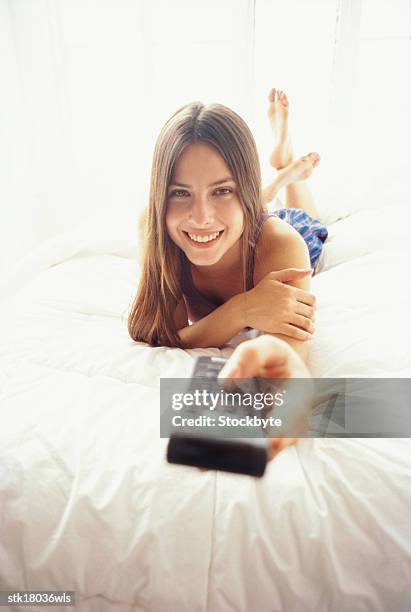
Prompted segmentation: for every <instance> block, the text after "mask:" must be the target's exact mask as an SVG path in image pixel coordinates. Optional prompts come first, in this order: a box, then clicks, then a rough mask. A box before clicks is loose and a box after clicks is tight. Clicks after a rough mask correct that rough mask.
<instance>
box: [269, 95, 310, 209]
mask: <svg viewBox="0 0 411 612" xmlns="http://www.w3.org/2000/svg"><path fill="white" fill-rule="evenodd" d="M268 100H269V102H270V104H269V105H268V111H267V114H268V118H269V120H270V125H271V129H272V132H273V135H274V139H275V143H274V149H273V151H272V153H271V156H270V164H271V165H272V166H273V167H274V168H276V169H277V170H278V171H279V172H281V171H286V173H285V174H284V175H280V177H279V176H278V175H277V177H276V179H275V180H274V182H273V183H272V184H271V185H270V186H269V187H267V188H266V189H264V197H265V198H268V197H270V196H271V193H273V192H275V195H276V194H277V192H278V191H279V189H281V187H285V190H286V201H285V207H286V208H301V209H302V210H305V211H306V212H307V213H308V214H309V215H310V216H311V217H314V218H318V210H317V208H316V206H315V203H314V199H313V197H312V195H311V192H310V189H309V188H308V185H307V184H306V183H305V182H303V180H304V179H305V178H308V176H310V175H311V173H312V171H313V169H314V168H315V167H316V166H317V165H318V163H319V161H320V156H319V155H318V154H317V153H310V154H308V155H305V156H304V157H302V158H300V159H299V160H297V162H294V159H293V148H292V144H291V138H290V136H289V133H288V106H289V103H288V100H287V96H286V95H285V93H284V92H283V91H277V90H275V89H271V91H270V93H269V96H268ZM295 163H296V164H297V166H295V167H293V164H295ZM291 179H292V180H291ZM273 186H274V187H273ZM268 201H271V200H268Z"/></svg>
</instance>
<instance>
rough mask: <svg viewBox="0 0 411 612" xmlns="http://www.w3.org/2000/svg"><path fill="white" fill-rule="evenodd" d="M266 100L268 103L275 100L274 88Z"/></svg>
mask: <svg viewBox="0 0 411 612" xmlns="http://www.w3.org/2000/svg"><path fill="white" fill-rule="evenodd" d="M268 99H269V101H270V102H274V100H275V89H274V87H273V88H272V89H271V90H270V93H269V94H268Z"/></svg>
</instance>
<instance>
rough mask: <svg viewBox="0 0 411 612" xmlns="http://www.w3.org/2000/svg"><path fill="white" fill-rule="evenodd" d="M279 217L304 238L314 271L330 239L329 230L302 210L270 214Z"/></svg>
mask: <svg viewBox="0 0 411 612" xmlns="http://www.w3.org/2000/svg"><path fill="white" fill-rule="evenodd" d="M273 215H275V216H277V217H280V219H283V220H284V221H287V223H289V224H290V225H292V226H293V227H294V228H295V229H296V230H297V232H298V233H299V234H300V235H301V236H302V237H303V238H304V240H305V242H306V243H307V246H308V250H309V253H310V261H311V267H312V269H313V270H314V274H315V268H316V266H317V264H318V260H319V258H320V255H321V251H322V248H323V244H324V242H325V241H326V240H327V237H328V230H327V228H326V227H325V225H322V224H321V223H320V222H319V221H317V220H316V219H313V218H312V217H310V215H309V214H308V213H306V212H305V211H304V210H301V208H280V209H278V210H275V211H273V212H270V216H273Z"/></svg>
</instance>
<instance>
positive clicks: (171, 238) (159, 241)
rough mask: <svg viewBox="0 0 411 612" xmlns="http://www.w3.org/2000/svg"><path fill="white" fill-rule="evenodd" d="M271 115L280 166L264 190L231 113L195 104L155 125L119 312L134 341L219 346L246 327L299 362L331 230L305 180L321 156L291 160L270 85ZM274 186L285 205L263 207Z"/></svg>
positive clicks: (281, 108)
mask: <svg viewBox="0 0 411 612" xmlns="http://www.w3.org/2000/svg"><path fill="white" fill-rule="evenodd" d="M268 117H269V120H270V124H271V128H272V132H273V135H274V140H275V142H274V149H273V152H272V155H271V157H270V163H271V165H272V166H273V167H274V168H276V169H277V171H278V172H277V175H276V178H275V180H274V182H273V183H272V184H271V185H269V186H268V187H267V188H266V189H264V190H262V189H261V172H260V164H259V159H258V154H257V148H256V145H255V142H254V139H253V136H252V134H251V132H250V130H249V128H248V126H247V124H246V123H245V122H244V121H243V119H241V117H240V116H239V115H237V114H236V113H235V112H234V111H232V110H231V109H229V108H227V107H226V106H223V105H220V104H211V105H209V106H204V105H203V104H202V103H201V102H193V103H190V104H187V105H186V106H184V107H182V108H180V109H179V110H178V111H177V112H176V113H175V114H174V115H172V117H171V118H170V119H169V120H168V121H167V123H166V124H165V125H164V127H163V128H162V130H161V132H160V134H159V137H158V139H157V142H156V146H155V150H154V158H153V166H152V174H151V185H150V198H149V205H148V208H147V209H146V211H145V212H144V215H143V217H142V220H141V222H140V231H141V240H142V243H143V250H142V270H141V278H140V285H139V288H138V292H137V295H136V298H135V300H134V302H133V305H132V308H131V311H130V315H129V319H128V330H129V334H130V336H131V337H132V338H133V339H134V340H136V341H143V342H148V343H149V344H151V345H153V346H155V345H163V346H171V347H180V348H196V347H222V346H223V345H224V344H226V343H227V342H228V340H230V339H231V338H232V337H233V336H235V335H236V334H237V333H238V332H239V331H240V330H242V329H243V328H253V329H257V330H260V331H263V332H266V333H269V334H274V335H275V336H276V337H278V338H280V339H283V340H284V341H285V342H287V343H288V344H289V345H290V346H291V347H292V348H293V349H294V350H295V351H297V353H298V354H299V355H300V356H301V357H302V359H303V360H304V361H306V360H307V342H306V341H307V340H310V338H311V337H312V334H313V333H314V325H313V321H314V307H315V298H314V296H313V295H312V294H311V293H310V291H309V290H310V277H311V273H312V271H314V272H315V268H316V265H317V263H318V259H319V257H320V254H321V249H322V246H323V242H324V241H325V240H326V238H327V235H328V232H327V229H326V228H325V227H324V226H322V225H321V224H320V223H319V222H318V221H317V220H315V217H316V216H317V211H316V209H315V206H314V202H313V200H312V197H311V195H310V192H309V190H308V187H307V186H306V185H305V184H304V183H303V181H304V179H306V178H307V177H308V176H310V175H311V173H312V171H313V169H314V167H315V166H316V165H317V164H318V163H319V155H318V154H316V153H310V154H308V155H306V156H304V157H302V158H300V159H298V160H297V161H293V152H292V145H291V141H290V138H289V134H288V100H287V97H286V95H285V94H284V93H283V92H281V91H280V92H277V91H276V90H275V89H272V90H271V91H270V94H269V106H268ZM282 187H285V188H286V196H287V199H286V207H285V208H280V209H279V210H275V211H273V212H271V213H269V212H267V209H266V204H267V203H268V202H270V201H271V200H273V199H274V198H275V197H276V194H277V192H278V190H279V189H281V188H282Z"/></svg>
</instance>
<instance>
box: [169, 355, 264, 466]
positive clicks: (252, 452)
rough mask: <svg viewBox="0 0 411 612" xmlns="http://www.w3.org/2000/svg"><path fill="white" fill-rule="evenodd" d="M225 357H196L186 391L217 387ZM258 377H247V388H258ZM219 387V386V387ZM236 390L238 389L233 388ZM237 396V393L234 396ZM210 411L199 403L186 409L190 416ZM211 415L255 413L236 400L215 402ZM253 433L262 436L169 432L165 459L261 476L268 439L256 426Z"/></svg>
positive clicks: (250, 390) (171, 461)
mask: <svg viewBox="0 0 411 612" xmlns="http://www.w3.org/2000/svg"><path fill="white" fill-rule="evenodd" d="M226 361H227V360H226V359H223V358H221V357H207V356H202V357H198V358H197V360H196V362H195V365H194V370H193V373H192V376H191V383H190V387H189V390H190V389H191V390H194V389H197V390H198V389H200V388H201V390H206V391H207V390H210V391H212V390H215V389H216V387H217V386H218V383H217V376H218V374H219V372H220V370H221V369H222V368H223V366H224V364H225V363H226ZM257 380H258V379H247V381H246V384H247V390H248V391H249V392H251V393H252V392H253V391H257V390H258V386H257ZM220 388H221V387H220ZM235 393H237V394H238V393H239V389H238V388H236V389H235ZM237 397H238V396H237ZM205 412H207V413H208V414H210V411H209V410H207V411H205V410H202V409H201V408H198V406H197V407H196V406H193V407H191V408H189V409H188V412H187V410H186V411H185V413H184V414H185V416H187V414H188V415H189V416H192V417H198V416H199V415H200V414H204V413H205ZM212 414H213V416H218V415H223V414H224V415H227V414H230V415H232V416H233V417H243V416H252V415H255V414H256V412H255V410H254V411H253V409H252V408H250V407H249V406H243V405H241V402H239V401H237V402H235V403H234V405H232V406H229V407H227V406H225V407H223V406H221V405H218V406H216V407H215V409H213V412H212ZM256 430H257V431H256V432H254V435H255V436H257V435H258V434H259V432H261V437H238V438H234V437H221V436H217V435H216V436H213V435H212V433H206V434H204V435H201V434H200V435H198V434H197V435H194V434H192V433H190V432H189V431H187V429H186V430H184V429H183V430H182V431H181V432H178V433H172V434H171V435H170V438H169V442H168V448H167V461H168V462H169V463H177V464H181V465H189V466H194V467H200V468H208V469H212V470H222V471H225V472H234V473H236V474H245V475H248V476H255V477H261V476H263V474H264V471H265V468H266V465H267V459H268V441H267V439H266V437H265V432H264V430H263V429H262V428H260V427H258V428H256Z"/></svg>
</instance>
